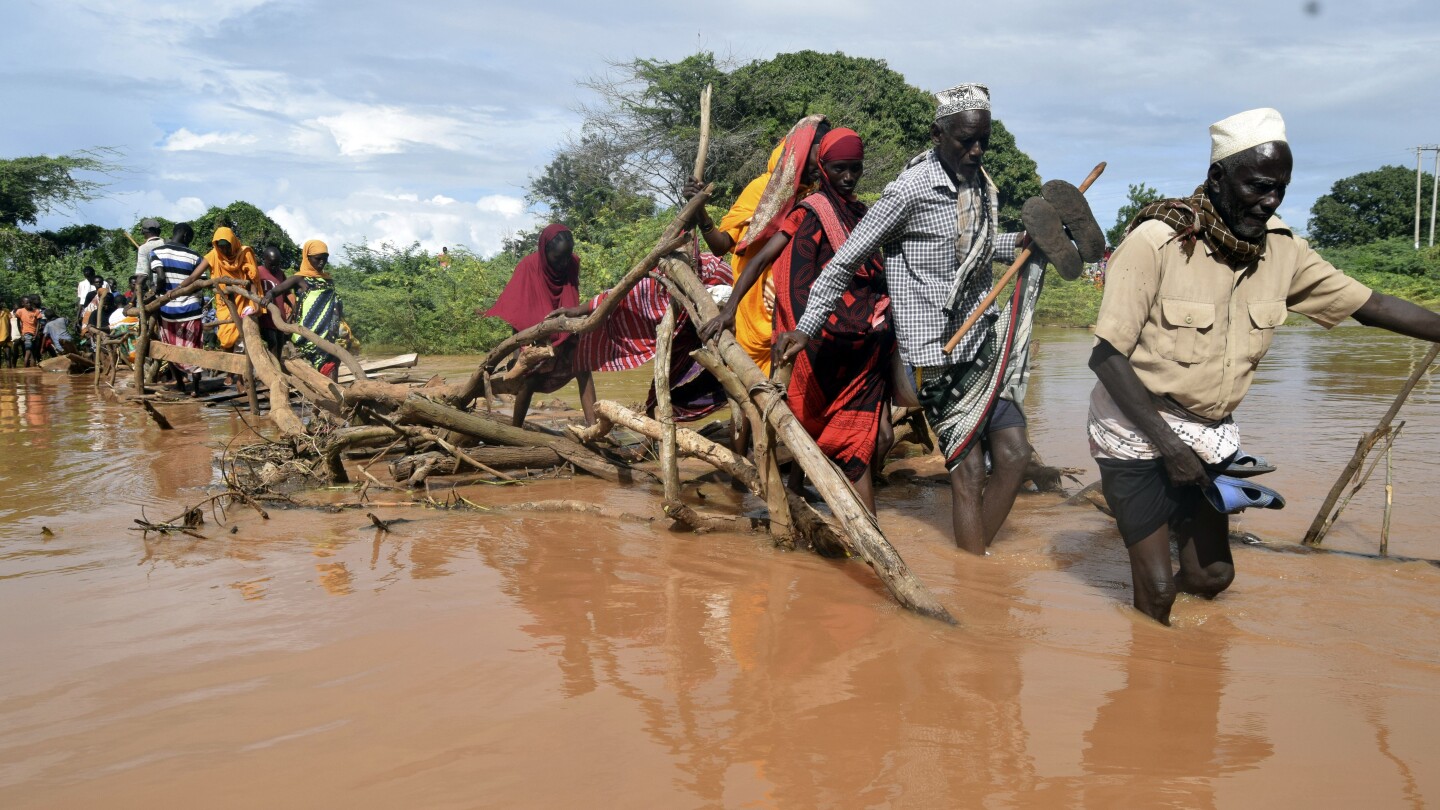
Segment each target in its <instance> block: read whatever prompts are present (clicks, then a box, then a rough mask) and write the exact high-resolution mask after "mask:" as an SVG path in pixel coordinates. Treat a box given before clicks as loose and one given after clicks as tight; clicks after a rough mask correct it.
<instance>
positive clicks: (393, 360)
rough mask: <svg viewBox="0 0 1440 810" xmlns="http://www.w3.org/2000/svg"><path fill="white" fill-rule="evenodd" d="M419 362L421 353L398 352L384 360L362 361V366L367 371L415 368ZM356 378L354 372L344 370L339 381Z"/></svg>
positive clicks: (348, 380) (350, 380) (349, 380)
mask: <svg viewBox="0 0 1440 810" xmlns="http://www.w3.org/2000/svg"><path fill="white" fill-rule="evenodd" d="M419 362H420V355H418V354H414V353H413V352H412V353H411V354H397V355H395V356H394V357H387V358H385V359H383V360H367V361H365V362H363V363H361V364H360V367H361V368H363V369H365V371H367V372H370V371H388V370H390V369H393V368H414V367H415V364H416V363H419ZM354 380H355V375H354V374H351V373H350V372H349V371H346V370H342V371H341V372H340V375H339V379H338V380H337V382H342V383H344V382H354Z"/></svg>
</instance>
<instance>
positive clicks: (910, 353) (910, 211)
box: [796, 149, 1020, 367]
mask: <svg viewBox="0 0 1440 810" xmlns="http://www.w3.org/2000/svg"><path fill="white" fill-rule="evenodd" d="M977 180H979V178H978V177H977ZM980 182H983V181H980ZM959 195H960V189H958V188H957V187H956V185H955V182H954V181H952V180H951V179H950V175H949V174H948V173H946V171H945V168H944V166H942V165H941V164H940V158H939V157H938V156H937V155H936V154H935V150H933V149H932V150H930V151H928V152H925V153H924V154H922V155H919V156H917V157H916V158H915V159H913V160H911V161H910V165H909V166H908V167H907V168H906V169H905V171H903V172H901V173H900V176H899V177H897V178H896V179H895V180H894V182H892V183H890V185H888V186H886V187H885V192H884V194H882V195H881V197H880V200H879V201H878V202H876V203H875V205H873V206H871V208H870V210H869V211H867V212H866V213H865V216H864V217H862V218H861V219H860V224H858V225H856V226H855V230H854V231H852V232H851V234H850V238H849V239H847V240H846V241H845V244H844V245H843V246H841V248H840V249H839V250H838V251H836V252H835V256H834V257H833V258H831V259H830V263H829V264H827V265H826V266H825V269H824V271H823V272H821V274H820V277H819V278H818V279H816V281H815V285H814V287H812V288H811V291H810V303H809V305H808V306H806V308H805V315H804V316H803V317H802V318H801V319H800V321H799V323H798V324H796V328H797V329H799V330H800V331H802V332H804V333H805V334H807V335H809V336H811V337H812V338H813V337H815V336H817V335H819V334H820V328H821V327H822V326H824V325H825V319H826V318H827V317H829V315H830V313H831V312H832V311H833V310H834V309H835V303H836V302H837V301H838V300H839V299H840V296H841V294H843V293H844V291H845V289H846V287H848V286H849V284H850V279H851V277H852V276H854V275H855V270H856V269H857V268H859V267H860V265H862V264H864V263H865V260H866V259H867V258H868V257H869V256H870V255H871V254H873V253H875V252H876V251H880V252H881V253H883V254H884V257H885V283H886V284H887V285H888V286H889V288H890V300H891V303H892V306H893V307H894V310H893V311H894V313H895V338H896V342H897V343H899V345H900V357H901V358H902V359H903V360H904V361H905V362H906V363H907V364H909V365H911V366H916V367H921V366H948V365H952V364H955V363H968V362H970V361H971V360H972V359H974V357H975V352H976V351H977V350H978V349H979V348H980V344H981V343H983V342H984V341H985V338H986V337H987V336H988V335H989V334H990V331H991V328H992V322H993V320H994V319H995V318H996V317H998V316H999V312H1000V311H999V310H998V309H997V308H996V307H995V306H993V305H992V306H990V307H989V308H988V309H987V310H986V312H985V319H983V320H981V321H980V322H979V323H977V324H976V326H975V328H973V329H971V330H970V331H969V332H968V333H967V334H966V335H965V338H964V339H963V340H961V341H960V345H959V346H956V347H955V351H954V352H953V353H951V354H948V355H947V354H945V353H944V351H942V349H943V348H944V346H945V342H946V341H948V340H949V339H950V336H951V335H953V334H955V332H956V330H958V329H959V328H960V325H961V324H962V323H964V322H965V319H966V318H968V317H969V316H970V313H972V312H974V311H975V309H976V308H977V307H979V306H980V302H981V301H982V300H984V298H985V295H986V294H987V293H989V292H990V287H991V285H992V284H994V281H995V272H994V268H993V266H992V265H991V262H992V261H1001V262H1005V263H1009V262H1011V261H1014V259H1015V243H1016V241H1017V240H1018V239H1019V237H1020V234H1018V233H1002V234H997V235H996V236H995V238H994V250H993V255H992V256H991V257H989V259H986V260H984V261H978V260H977V261H973V262H968V265H969V267H970V270H971V271H970V272H969V274H968V275H965V274H964V273H963V272H962V271H963V269H964V267H965V266H966V264H962V260H963V259H964V258H965V257H963V256H961V255H959V254H957V253H956V252H955V247H956V237H957V235H959V228H958V225H957V219H958V218H957V211H959V200H958V197H959ZM977 196H978V195H977ZM985 219H986V218H984V217H973V218H972V219H971V225H972V227H974V228H977V229H978V228H981V227H988V226H989V222H987V221H985ZM977 236H980V234H979V233H974V234H971V235H970V238H971V239H972V240H973V239H974V238H976V237H977ZM957 281H958V282H959V284H960V287H959V290H958V293H957V294H956V295H955V296H954V299H955V302H956V303H955V305H954V306H949V303H950V301H951V299H952V293H955V292H956V285H957Z"/></svg>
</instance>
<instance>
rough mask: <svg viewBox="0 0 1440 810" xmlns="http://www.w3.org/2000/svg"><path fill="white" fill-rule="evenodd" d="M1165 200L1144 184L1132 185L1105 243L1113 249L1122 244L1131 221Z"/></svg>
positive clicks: (1106, 236) (1116, 214) (1106, 234)
mask: <svg viewBox="0 0 1440 810" xmlns="http://www.w3.org/2000/svg"><path fill="white" fill-rule="evenodd" d="M1163 199H1165V195H1163V194H1161V193H1160V192H1158V191H1156V190H1155V189H1153V188H1151V187H1149V186H1147V185H1145V184H1144V183H1140V184H1139V185H1136V184H1134V183H1131V184H1130V191H1129V193H1127V194H1126V196H1125V204H1124V205H1122V206H1120V210H1119V211H1116V212H1115V225H1114V226H1113V227H1111V228H1110V230H1108V231H1106V232H1105V241H1106V242H1107V243H1109V244H1110V246H1111V247H1114V246H1115V245H1118V244H1120V240H1121V239H1124V238H1125V230H1126V229H1127V228H1129V227H1130V221H1131V220H1133V219H1135V215H1136V214H1138V213H1140V209H1141V208H1144V207H1145V206H1147V205H1149V204H1150V203H1152V202H1156V201H1157V200H1163Z"/></svg>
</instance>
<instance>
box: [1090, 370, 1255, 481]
mask: <svg viewBox="0 0 1440 810" xmlns="http://www.w3.org/2000/svg"><path fill="white" fill-rule="evenodd" d="M1151 401H1152V403H1153V404H1154V406H1155V410H1156V411H1158V412H1159V413H1160V418H1162V419H1164V420H1165V424H1167V425H1169V426H1170V429H1171V430H1173V431H1175V435H1176V436H1179V437H1180V441H1182V442H1185V443H1186V444H1188V445H1190V449H1191V450H1194V451H1195V455H1197V456H1199V457H1200V460H1201V461H1203V462H1205V463H1206V464H1219V463H1220V462H1222V461H1224V460H1226V459H1228V458H1230V457H1231V456H1233V455H1235V453H1236V451H1238V450H1239V449H1240V426H1239V425H1237V424H1235V420H1234V419H1232V418H1231V417H1229V416H1227V417H1225V418H1224V419H1221V420H1219V421H1211V420H1207V419H1202V418H1200V417H1198V416H1196V415H1195V414H1193V413H1190V412H1189V411H1187V410H1185V409H1184V408H1182V407H1180V406H1179V405H1176V404H1175V403H1174V402H1171V401H1170V400H1168V399H1166V398H1164V397H1157V396H1154V395H1153V394H1152V395H1151ZM1086 431H1087V432H1088V433H1089V434H1090V455H1091V456H1093V457H1095V458H1108V459H1114V460H1116V461H1144V460H1148V459H1154V458H1160V448H1158V447H1156V446H1155V443H1154V442H1152V441H1150V438H1149V437H1148V436H1146V435H1145V434H1144V433H1141V432H1140V429H1139V428H1137V427H1135V424H1134V423H1133V422H1131V421H1130V417H1128V416H1126V415H1125V414H1124V413H1123V412H1122V411H1121V410H1120V406H1119V405H1117V404H1116V403H1115V400H1114V398H1112V397H1111V396H1110V392H1109V391H1108V390H1107V389H1106V388H1105V384H1104V383H1099V382H1097V383H1095V388H1094V390H1092V391H1091V392H1090V417H1089V420H1088V424H1087V425H1086Z"/></svg>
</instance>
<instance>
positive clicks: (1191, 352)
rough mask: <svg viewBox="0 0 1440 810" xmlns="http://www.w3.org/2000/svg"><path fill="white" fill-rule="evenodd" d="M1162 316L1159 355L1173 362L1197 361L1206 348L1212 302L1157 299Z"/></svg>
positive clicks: (1212, 316)
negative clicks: (1162, 333)
mask: <svg viewBox="0 0 1440 810" xmlns="http://www.w3.org/2000/svg"><path fill="white" fill-rule="evenodd" d="M1160 312H1161V314H1162V315H1163V316H1164V317H1165V338H1164V340H1163V341H1161V345H1160V354H1161V355H1162V356H1164V357H1165V358H1167V359H1170V360H1174V361H1175V362H1177V363H1199V362H1200V361H1202V360H1204V359H1205V358H1206V357H1207V356H1208V354H1209V351H1210V342H1211V341H1212V340H1213V339H1214V337H1213V335H1212V334H1211V333H1212V332H1214V331H1215V330H1214V326H1215V305H1214V304H1212V303H1210V302H1208V301H1184V300H1181V299H1179V298H1164V297H1162V298H1161V299H1160Z"/></svg>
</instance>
